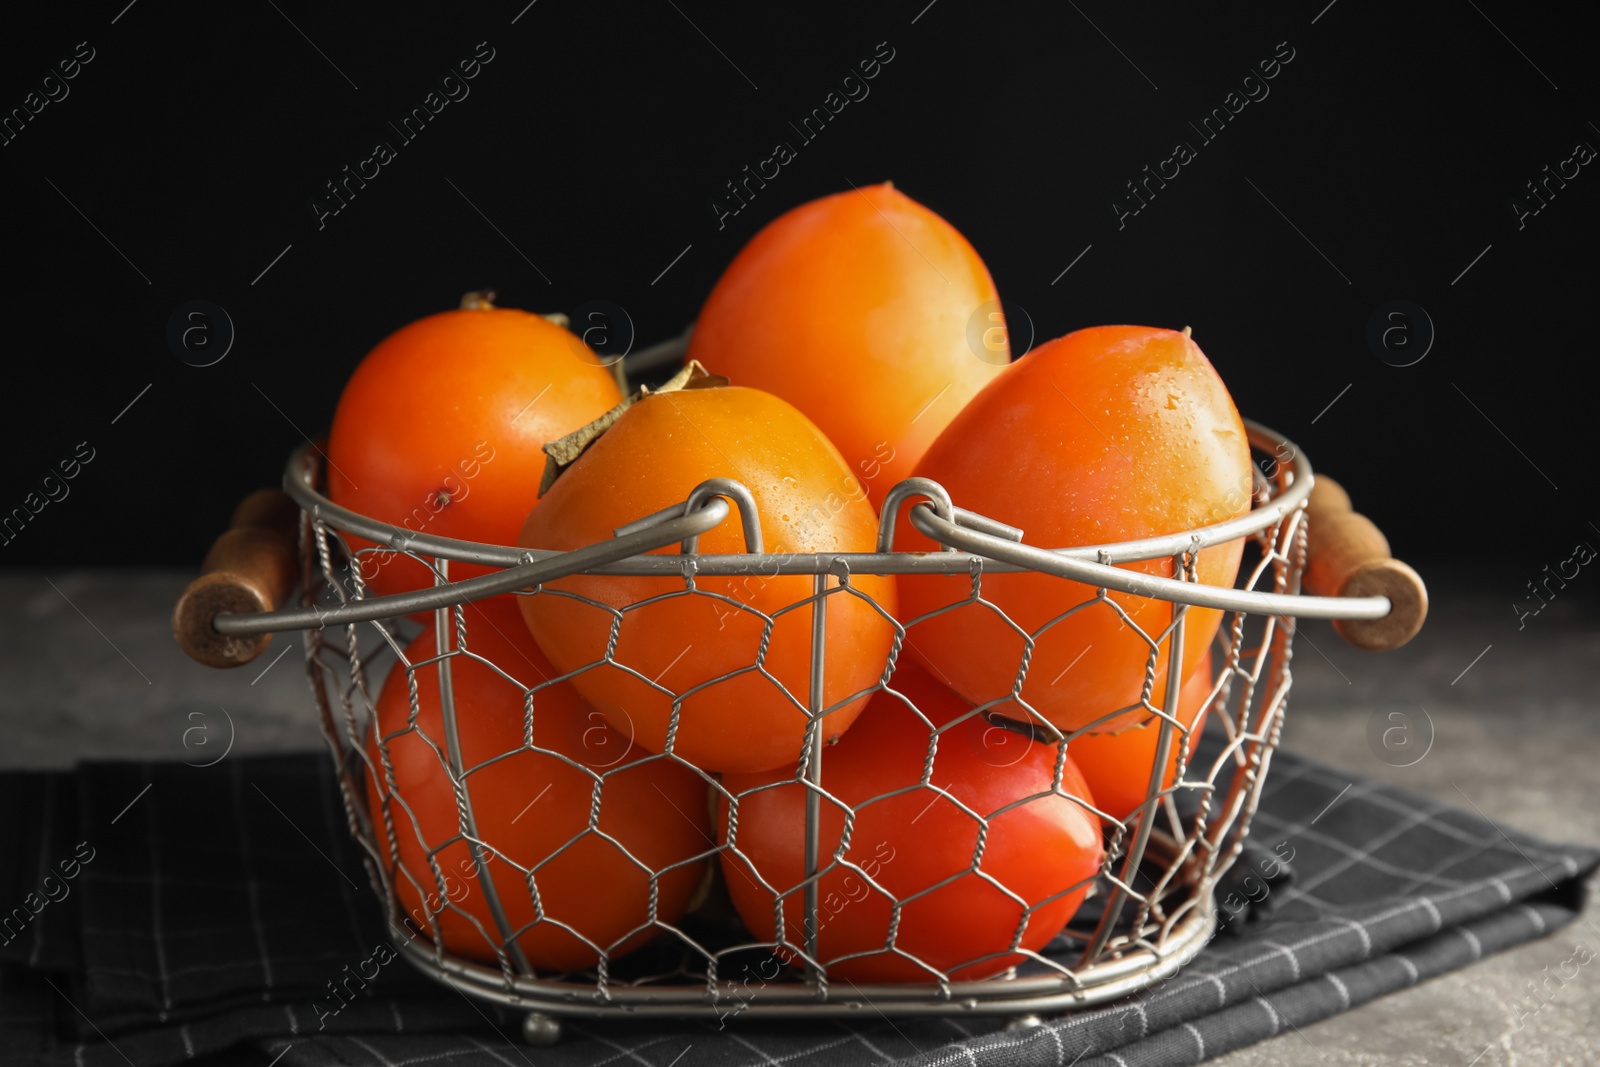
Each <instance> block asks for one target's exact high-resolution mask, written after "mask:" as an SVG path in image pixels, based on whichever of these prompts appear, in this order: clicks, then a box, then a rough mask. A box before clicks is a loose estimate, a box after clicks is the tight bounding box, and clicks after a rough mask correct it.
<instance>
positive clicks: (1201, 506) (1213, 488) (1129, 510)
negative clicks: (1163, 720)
mask: <svg viewBox="0 0 1600 1067" xmlns="http://www.w3.org/2000/svg"><path fill="white" fill-rule="evenodd" d="M917 474H918V475H920V476H922V477H925V478H931V479H933V480H934V481H936V482H938V483H940V484H941V485H943V486H944V487H945V489H946V490H948V491H949V493H950V497H951V499H952V500H953V501H954V502H955V504H956V505H958V506H960V507H963V508H967V509H969V510H971V511H975V512H978V513H979V514H982V515H986V516H988V517H990V518H993V519H998V520H1000V521H1001V522H1004V523H1007V524H1009V525H1011V526H1015V527H1017V528H1019V529H1021V530H1022V531H1023V535H1024V538H1025V539H1026V541H1027V543H1028V544H1030V545H1036V546H1040V547H1045V548H1067V547H1076V546H1087V545H1100V544H1107V543H1110V542H1116V541H1126V540H1132V539H1138V538H1143V537H1150V536H1154V535H1159V534H1168V533H1176V532H1179V531H1183V530H1190V529H1194V528H1196V527H1200V526H1206V525H1209V524H1212V523H1217V522H1221V521H1223V520H1226V519H1231V518H1234V517H1235V516H1237V515H1242V514H1244V513H1245V512H1247V511H1248V510H1249V509H1250V502H1251V480H1250V479H1251V463H1250V447H1249V442H1248V439H1247V437H1246V435H1245V429H1244V424H1243V422H1242V421H1241V420H1240V418H1239V413H1238V412H1237V411H1236V410H1235V409H1234V406H1233V400H1232V399H1231V398H1230V397H1229V395H1228V391H1227V389H1226V388H1225V387H1224V386H1223V384H1222V379H1221V378H1220V377H1218V375H1217V372H1216V371H1215V370H1214V369H1213V368H1212V366H1211V363H1210V361H1209V360H1207V359H1206V357H1205V354H1204V353H1203V352H1201V351H1200V348H1199V346H1198V345H1196V344H1195V343H1194V341H1193V339H1191V338H1190V337H1189V336H1188V335H1187V334H1185V333H1180V332H1177V331H1174V330H1161V329H1153V328H1150V327H1143V326H1099V327H1094V328H1091V329H1086V330H1079V331H1077V332H1076V333H1070V334H1068V335H1067V336H1065V337H1061V338H1058V339H1056V340H1054V341H1051V342H1049V343H1047V344H1044V345H1041V346H1039V347H1038V348H1036V349H1035V350H1034V351H1033V352H1031V353H1030V354H1029V355H1028V356H1027V357H1026V358H1025V359H1023V360H1021V361H1019V362H1018V363H1017V364H1016V365H1015V366H1013V367H1012V368H1011V369H1010V370H1009V371H1007V372H1006V374H1005V375H1004V376H1002V377H1001V378H999V379H998V380H996V381H995V382H994V383H992V384H991V385H989V386H988V387H986V388H985V389H984V391H983V392H981V393H980V394H978V396H976V397H974V398H973V400H972V401H971V402H970V403H969V404H968V405H967V406H966V407H965V408H964V409H962V411H961V413H960V414H959V415H957V416H956V417H955V419H954V420H953V421H952V422H951V423H950V425H949V426H948V427H947V428H946V429H945V432H944V433H943V434H941V435H940V437H939V439H938V440H937V441H936V442H934V444H933V446H932V447H931V448H930V449H929V450H928V453H927V455H926V456H924V457H923V460H922V462H921V463H920V464H919V465H918V467H917ZM895 530H896V534H895V547H896V548H897V549H899V550H902V551H932V550H934V549H936V548H938V546H937V545H936V544H935V543H934V542H933V541H931V540H930V539H929V538H926V537H924V536H923V535H922V534H921V533H919V532H918V531H917V530H915V529H914V528H913V527H912V525H911V523H910V521H909V519H907V518H906V515H905V513H904V511H902V513H901V514H900V515H899V516H898V518H897V520H896V526H895ZM1242 552H1243V542H1242V541H1231V542H1227V543H1224V544H1220V545H1213V546H1211V547H1209V548H1206V549H1204V550H1202V551H1201V552H1200V554H1199V557H1198V562H1197V571H1198V575H1199V579H1200V581H1201V582H1203V583H1205V584H1208V585H1215V586H1223V587H1231V586H1232V585H1233V580H1234V577H1235V575H1236V574H1237V573H1238V569H1239V560H1240V556H1241V553H1242ZM1119 566H1121V567H1122V568H1123V569H1125V570H1130V571H1139V572H1142V573H1145V574H1153V575H1160V576H1163V577H1172V576H1173V561H1172V560H1171V559H1170V558H1164V559H1158V560H1148V561H1143V562H1136V563H1124V564H1119ZM899 585H900V603H901V615H900V618H901V619H902V621H904V622H906V623H908V624H909V623H911V622H912V620H914V619H916V618H917V617H919V616H922V615H924V614H926V613H928V612H932V611H935V610H937V609H939V608H942V607H945V606H947V605H951V604H958V603H961V602H963V601H965V600H967V599H969V598H970V596H971V580H970V579H969V578H968V577H967V576H965V575H957V576H937V575H902V576H901V577H900V580H899ZM982 588H983V598H984V600H985V601H987V602H988V603H989V604H992V605H993V607H992V608H991V607H987V606H984V605H980V604H976V603H973V604H966V605H964V606H962V607H959V608H956V609H955V610H953V611H950V612H947V613H945V614H942V615H939V616H936V617H933V618H928V619H925V620H924V621H922V622H918V623H916V624H915V625H914V626H911V628H910V632H909V633H908V635H907V642H906V643H907V647H909V648H910V649H911V650H912V653H913V654H914V655H916V656H917V657H918V658H919V659H920V660H921V661H922V662H923V664H924V665H929V666H932V667H933V668H934V669H935V670H936V671H938V672H940V674H941V676H943V677H947V679H948V681H949V683H950V685H951V686H952V687H953V688H954V689H955V690H956V691H957V692H959V693H960V694H961V695H962V696H964V697H966V698H967V699H968V700H970V701H972V702H973V703H975V704H980V705H985V706H986V710H994V711H996V712H998V713H1000V714H1002V715H1005V716H1007V717H1009V718H1015V719H1028V718H1030V714H1029V711H1028V708H1032V709H1033V710H1034V711H1035V712H1037V713H1038V714H1039V715H1042V716H1043V717H1044V718H1045V719H1047V720H1049V721H1050V722H1051V723H1053V724H1054V725H1056V726H1057V727H1059V728H1061V729H1063V730H1069V731H1070V730H1077V729H1080V728H1085V727H1089V728H1092V729H1093V730H1095V731H1096V732H1115V731H1117V730H1121V729H1126V728H1127V727H1129V726H1132V725H1135V724H1137V723H1139V722H1141V721H1144V720H1145V719H1147V718H1148V717H1149V714H1150V706H1149V705H1147V704H1146V703H1143V702H1142V701H1141V696H1142V687H1143V685H1144V681H1145V667H1146V664H1147V661H1148V659H1149V655H1150V651H1151V648H1152V647H1153V645H1155V644H1157V643H1159V648H1160V655H1159V656H1158V658H1157V661H1156V669H1155V673H1154V679H1153V682H1152V684H1151V688H1150V692H1151V693H1152V694H1154V693H1159V692H1162V691H1164V687H1165V685H1166V673H1167V656H1166V650H1167V647H1168V642H1167V640H1166V639H1165V638H1164V637H1163V636H1162V635H1163V634H1164V632H1165V631H1166V630H1167V628H1168V627H1169V625H1170V624H1171V622H1172V619H1173V612H1174V606H1173V605H1172V604H1170V603H1168V602H1167V601H1163V600H1158V599H1148V598H1145V597H1141V596H1137V595H1135V594H1132V593H1120V592H1111V593H1109V595H1108V597H1107V598H1106V600H1105V601H1102V602H1098V603H1089V602H1091V601H1093V600H1094V599H1095V596H1096V591H1095V589H1094V588H1092V587H1090V586H1086V585H1082V584H1079V583H1077V582H1070V581H1066V580H1064V579H1061V578H1057V577H1053V576H1050V575H1046V574H1038V573H1033V574H1028V573H1022V574H985V575H984V576H983V587H982ZM1080 604H1087V606H1086V607H1083V608H1082V609H1081V610H1079V611H1078V612H1076V613H1075V614H1072V615H1070V616H1067V617H1066V618H1060V617H1061V616H1063V615H1064V614H1065V613H1066V612H1068V611H1069V610H1070V609H1072V608H1074V607H1075V606H1077V605H1080ZM995 609H998V610H999V611H1003V612H1004V613H1005V615H1006V616H1007V617H1009V619H1010V620H1011V621H1012V622H1013V623H1014V624H1015V625H1016V626H1017V627H1021V628H1022V629H1023V630H1025V631H1027V632H1028V633H1031V634H1034V635H1035V641H1034V645H1033V648H1032V650H1031V654H1030V653H1028V650H1027V649H1026V647H1025V643H1024V640H1023V637H1022V635H1021V634H1019V633H1018V632H1017V630H1016V629H1015V628H1014V627H1013V626H1011V625H1008V624H1007V622H1006V621H1005V619H1002V618H1001V617H1000V615H999V614H997V613H996V610H995ZM1124 615H1126V618H1124ZM1221 618H1222V613H1221V612H1220V611H1218V610H1216V609H1212V608H1195V607H1191V608H1189V609H1188V613H1187V622H1186V624H1185V626H1186V632H1185V637H1184V648H1183V672H1184V676H1185V677H1187V676H1188V675H1189V674H1190V673H1191V672H1192V671H1193V670H1194V667H1195V665H1196V664H1197V663H1198V662H1199V660H1200V657H1201V656H1202V655H1204V654H1205V650H1206V648H1207V646H1208V645H1209V644H1210V643H1211V639H1212V637H1213V635H1214V634H1215V633H1216V630H1217V626H1218V624H1219V623H1220V621H1221ZM1058 619H1059V621H1055V622H1054V623H1053V625H1050V626H1049V628H1048V629H1045V627H1046V624H1051V623H1052V621H1053V620H1058ZM1135 627H1138V629H1136V628H1135ZM1141 630H1142V633H1141V632H1140V631H1141ZM1025 655H1026V662H1027V664H1028V671H1027V677H1026V679H1025V680H1024V682H1023V684H1022V687H1021V702H1020V704H1019V702H1018V701H1017V700H1016V699H1014V698H1013V696H1012V691H1013V689H1014V688H1015V686H1016V679H1017V675H1018V673H1019V671H1020V669H1021V667H1022V665H1023V663H1024V662H1025ZM1023 705H1026V706H1023Z"/></svg>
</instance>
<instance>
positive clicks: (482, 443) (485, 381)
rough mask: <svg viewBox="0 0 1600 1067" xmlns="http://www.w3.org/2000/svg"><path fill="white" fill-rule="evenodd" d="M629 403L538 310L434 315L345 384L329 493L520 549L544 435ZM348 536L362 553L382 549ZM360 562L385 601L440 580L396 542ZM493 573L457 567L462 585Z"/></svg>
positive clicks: (397, 518) (371, 357)
mask: <svg viewBox="0 0 1600 1067" xmlns="http://www.w3.org/2000/svg"><path fill="white" fill-rule="evenodd" d="M621 399H622V396H621V391H620V390H619V389H618V388H617V383H616V381H615V379H613V377H612V375H611V372H610V371H608V370H606V369H605V368H604V367H602V366H601V361H600V358H599V357H598V356H596V355H595V354H594V353H593V352H592V351H590V350H589V349H588V348H587V347H586V346H585V345H584V344H583V342H582V341H580V340H579V339H578V338H577V337H575V336H574V335H573V334H571V333H569V332H568V331H567V330H564V329H562V328H561V327H560V326H558V325H556V324H555V323H553V322H550V321H548V320H547V319H545V318H544V317H542V316H540V315H534V314H531V313H529V312H526V311H519V310H516V309H514V308H497V307H491V306H489V305H488V304H487V302H479V303H478V304H477V305H476V306H474V307H470V308H462V309H459V310H454V311H445V312H441V313H440V314H437V315H430V316H428V317H427V318H424V319H419V320H418V321H416V322H413V323H411V324H410V325H409V326H405V327H402V328H401V329H399V330H397V331H395V332H394V333H392V334H390V335H389V336H388V337H387V338H385V339H384V340H383V341H381V342H380V343H379V344H378V346H377V347H376V348H374V349H373V350H372V351H371V352H370V353H369V354H368V355H367V357H366V358H365V359H364V360H362V361H361V365H360V366H358V367H357V368H356V371H355V373H354V374H353V375H352V376H351V378H350V381H349V383H348V384H346V385H345V388H344V393H343V395H342V396H341V397H340V398H339V406H338V409H337V410H336V411H335V412H334V416H333V429H332V432H331V433H330V434H329V438H328V446H327V457H328V472H327V482H328V496H329V498H330V499H332V500H333V502H334V503H335V504H338V505H340V506H342V507H347V508H350V509H351V510H352V511H357V512H360V513H361V514H362V515H365V516H367V517H368V518H373V519H379V520H381V521H383V522H387V523H392V524H393V525H396V526H401V527H404V528H405V529H407V530H411V531H414V532H416V533H427V534H437V535H439V536H441V537H455V538H461V539H463V540H468V541H480V542H487V543H490V544H498V545H509V544H512V543H513V542H514V541H515V539H516V536H517V531H518V530H519V529H520V528H521V526H522V520H523V518H524V517H525V516H526V515H527V514H528V509H529V508H530V507H532V506H533V502H534V500H535V499H536V493H537V490H538V486H539V476H540V474H541V473H542V472H543V470H544V465H545V457H544V453H543V452H542V451H541V449H542V448H543V447H544V445H545V443H546V442H548V441H552V440H554V439H555V438H558V437H560V436H562V435H563V434H566V433H569V432H571V431H572V430H575V429H577V428H578V427H579V426H582V425H584V424H585V423H587V422H589V421H591V420H592V419H595V418H598V417H599V416H600V415H602V414H604V413H605V412H606V411H608V410H609V409H610V408H611V407H612V406H613V405H615V404H616V403H618V402H619V401H620V400H621ZM346 536H347V538H348V540H349V541H350V544H351V548H352V550H359V549H370V548H372V547H373V544H372V542H370V541H367V540H365V539H363V538H359V537H355V536H353V535H346ZM359 566H360V571H361V575H362V577H363V578H364V579H365V581H366V584H367V586H368V588H369V589H370V591H371V592H372V593H373V594H374V595H383V594H388V593H399V592H404V591H406V590H410V589H418V588H421V587H423V586H428V585H432V584H433V581H434V577H433V573H432V572H431V571H430V570H429V569H428V568H427V567H426V566H425V565H424V564H422V563H421V562H419V561H418V560H416V559H413V558H412V557H410V556H406V555H404V554H402V553H399V552H395V551H391V550H389V549H387V548H379V549H378V550H377V551H375V552H369V553H366V554H363V555H362V556H361V557H360V560H359ZM485 573H490V571H489V569H488V568H483V567H478V566H474V565H471V564H463V563H456V564H452V565H451V568H450V577H451V578H452V579H458V578H470V577H473V576H475V575H480V574H485Z"/></svg>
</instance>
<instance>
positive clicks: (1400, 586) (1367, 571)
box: [1301, 474, 1428, 652]
mask: <svg viewBox="0 0 1600 1067" xmlns="http://www.w3.org/2000/svg"><path fill="white" fill-rule="evenodd" d="M1306 516H1307V518H1308V520H1309V530H1308V537H1307V545H1306V557H1307V558H1306V571H1305V575H1304V577H1303V578H1302V580H1301V585H1302V586H1303V587H1304V588H1305V590H1306V592H1308V593H1313V594H1315V595H1317V596H1386V597H1388V598H1389V604H1390V609H1389V614H1387V615H1385V616H1384V617H1383V618H1381V619H1337V620H1335V621H1334V624H1333V628H1334V629H1335V630H1337V631H1338V632H1339V635H1340V636H1341V637H1343V638H1344V639H1345V640H1346V641H1349V642H1350V643H1351V644H1352V645H1355V646H1356V647H1357V648H1364V649H1367V650H1368V651H1372V652H1386V651H1388V650H1390V649H1394V648H1399V647H1400V646H1401V645H1403V644H1405V643H1406V642H1407V641H1409V640H1411V639H1412V638H1413V637H1415V636H1416V635H1417V631H1418V630H1420V629H1422V623H1423V620H1424V619H1426V618H1427V617H1428V587H1427V586H1426V585H1424V584H1423V581H1422V576H1421V575H1419V574H1418V573H1417V572H1416V571H1414V570H1412V569H1411V568H1410V567H1408V566H1406V565H1405V564H1404V563H1401V562H1400V561H1399V560H1397V559H1395V558H1393V557H1392V556H1390V555H1389V540H1388V538H1386V537H1384V536H1383V531H1381V530H1379V529H1378V527H1377V526H1375V525H1374V524H1373V522H1372V520H1371V519H1369V518H1367V517H1366V516H1365V515H1362V514H1359V513H1358V512H1356V511H1354V510H1352V509H1351V507H1350V495H1349V494H1348V493H1346V492H1345V491H1344V487H1343V486H1341V485H1340V484H1339V483H1338V482H1336V481H1334V480H1333V479H1332V478H1329V477H1328V476H1327V475H1325V474H1319V475H1317V476H1316V482H1315V484H1313V485H1312V487H1311V496H1310V499H1309V500H1308V501H1307V503H1306Z"/></svg>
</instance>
